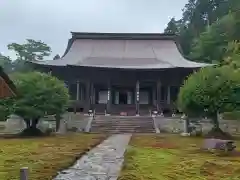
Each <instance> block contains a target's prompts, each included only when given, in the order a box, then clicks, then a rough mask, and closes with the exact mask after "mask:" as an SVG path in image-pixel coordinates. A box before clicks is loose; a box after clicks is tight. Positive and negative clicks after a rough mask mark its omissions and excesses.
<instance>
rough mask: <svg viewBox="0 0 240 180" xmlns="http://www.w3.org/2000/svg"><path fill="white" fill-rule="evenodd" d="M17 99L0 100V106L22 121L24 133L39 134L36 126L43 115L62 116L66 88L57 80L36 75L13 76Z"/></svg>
mask: <svg viewBox="0 0 240 180" xmlns="http://www.w3.org/2000/svg"><path fill="white" fill-rule="evenodd" d="M11 78H12V80H13V82H14V84H15V85H16V87H17V90H18V96H16V97H13V98H9V99H4V100H1V101H0V107H3V108H4V109H9V108H11V109H10V110H9V113H12V114H16V115H18V116H20V117H22V118H23V119H24V121H25V122H26V125H27V129H26V130H25V131H24V132H25V133H33V134H28V135H35V133H36V135H38V134H39V130H37V124H38V122H39V121H40V119H41V118H42V117H44V116H45V115H55V114H57V115H60V114H61V113H64V112H65V110H66V108H67V105H68V101H69V94H68V89H67V88H66V87H65V86H64V83H63V82H62V81H60V80H58V79H57V78H55V77H53V76H51V75H49V74H45V73H39V72H29V73H14V74H12V76H11Z"/></svg>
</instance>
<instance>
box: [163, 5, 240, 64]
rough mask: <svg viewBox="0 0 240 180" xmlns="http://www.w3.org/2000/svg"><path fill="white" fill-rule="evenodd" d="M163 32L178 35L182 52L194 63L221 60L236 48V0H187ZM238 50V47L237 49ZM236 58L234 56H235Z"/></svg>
mask: <svg viewBox="0 0 240 180" xmlns="http://www.w3.org/2000/svg"><path fill="white" fill-rule="evenodd" d="M165 32H166V33H176V34H178V35H179V42H180V44H181V47H182V51H183V54H184V55H185V56H186V57H187V58H189V59H192V60H194V61H197V62H207V63H225V59H226V58H228V57H229V56H235V55H233V54H230V52H231V50H230V51H229V49H232V48H233V47H232V46H233V45H235V47H234V48H233V49H235V51H233V52H232V53H236V51H237V50H236V49H237V48H239V41H240V1H239V0H211V1H210V0H189V1H188V3H187V4H186V5H185V7H184V8H183V14H182V18H181V19H179V20H176V19H175V18H172V19H171V20H170V22H169V23H168V25H167V28H166V29H165ZM238 51H239V50H238ZM235 57H236V56H235Z"/></svg>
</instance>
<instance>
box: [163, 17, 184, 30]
mask: <svg viewBox="0 0 240 180" xmlns="http://www.w3.org/2000/svg"><path fill="white" fill-rule="evenodd" d="M180 26H181V25H180V22H179V21H176V20H175V18H172V19H171V20H170V21H169V23H168V25H167V28H166V29H165V30H164V33H169V34H178V33H179V30H180Z"/></svg>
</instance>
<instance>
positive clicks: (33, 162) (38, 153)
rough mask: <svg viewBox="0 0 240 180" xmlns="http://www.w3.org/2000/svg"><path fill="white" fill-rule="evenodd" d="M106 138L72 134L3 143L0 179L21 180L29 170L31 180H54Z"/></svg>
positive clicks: (10, 140) (0, 157)
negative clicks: (23, 172)
mask: <svg viewBox="0 0 240 180" xmlns="http://www.w3.org/2000/svg"><path fill="white" fill-rule="evenodd" d="M104 138H105V136H103V135H93V134H74V133H73V134H68V135H64V136H60V135H59V136H55V137H45V138H36V139H34V138H31V139H0V147H1V151H0V179H1V180H19V170H20V168H21V167H29V169H30V177H29V179H31V180H52V179H53V177H54V176H55V175H57V172H58V171H59V170H62V169H64V168H67V167H68V166H70V165H71V164H72V163H73V162H74V161H75V160H76V158H79V157H80V156H81V155H82V154H83V153H84V152H86V151H88V150H89V148H91V147H92V146H94V145H96V144H98V143H99V142H101V141H102V140H103V139H104Z"/></svg>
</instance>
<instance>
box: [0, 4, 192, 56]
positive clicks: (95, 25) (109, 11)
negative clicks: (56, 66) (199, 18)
mask: <svg viewBox="0 0 240 180" xmlns="http://www.w3.org/2000/svg"><path fill="white" fill-rule="evenodd" d="M186 3H187V0H0V52H2V53H4V55H10V56H11V57H13V53H11V52H9V51H8V50H7V47H6V45H7V44H9V43H12V42H17V43H23V42H24V40H25V39H27V38H32V39H35V40H42V41H44V42H45V43H47V44H48V45H49V46H51V48H52V56H54V55H55V54H57V53H58V54H60V55H62V54H63V53H64V50H65V48H66V45H67V41H68V39H69V38H70V35H71V34H70V32H71V31H75V32H76V31H79V32H147V33H152V32H154V33H156V32H157V33H158V32H163V30H164V28H165V27H166V24H167V23H168V21H169V19H170V18H171V17H176V18H180V17H181V14H182V8H183V7H184V5H185V4H186Z"/></svg>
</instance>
